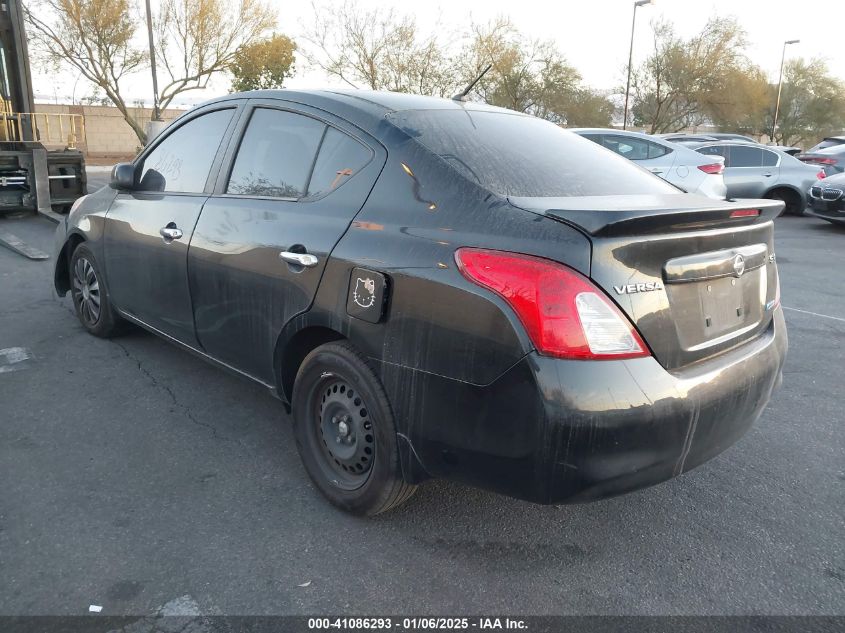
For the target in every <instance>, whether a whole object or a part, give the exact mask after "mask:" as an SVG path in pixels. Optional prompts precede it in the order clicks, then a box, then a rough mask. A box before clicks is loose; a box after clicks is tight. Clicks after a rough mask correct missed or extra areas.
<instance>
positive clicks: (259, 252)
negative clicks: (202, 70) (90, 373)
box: [54, 91, 787, 515]
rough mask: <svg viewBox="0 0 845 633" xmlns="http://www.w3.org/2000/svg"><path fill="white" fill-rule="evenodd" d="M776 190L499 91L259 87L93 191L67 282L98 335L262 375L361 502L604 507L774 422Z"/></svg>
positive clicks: (340, 484) (58, 270) (172, 131)
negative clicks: (687, 167) (738, 194)
mask: <svg viewBox="0 0 845 633" xmlns="http://www.w3.org/2000/svg"><path fill="white" fill-rule="evenodd" d="M782 206H783V204H782V203H781V202H777V201H773V200H744V201H742V202H728V201H724V200H714V199H711V198H707V197H704V196H700V195H693V194H687V193H683V192H681V191H680V190H679V189H677V188H676V187H673V186H672V185H670V184H668V183H666V182H665V181H663V180H662V179H661V178H659V177H657V176H654V175H653V174H651V173H649V172H647V171H645V170H643V169H641V168H639V167H637V166H636V165H635V164H634V163H632V162H630V161H628V160H627V159H625V158H623V157H621V156H619V155H617V154H615V153H614V152H612V151H610V150H608V149H605V148H603V147H601V146H600V145H598V144H596V143H593V142H591V141H589V140H587V139H584V138H582V137H581V136H579V135H577V134H573V133H571V132H568V131H566V130H563V129H561V128H560V127H558V126H556V125H554V124H552V123H549V122H547V121H543V120H540V119H537V118H533V117H531V116H527V115H524V114H519V113H516V112H512V111H508V110H503V109H499V108H494V107H490V106H487V105H482V104H477V103H468V102H464V101H461V100H444V99H435V98H429V97H420V96H411V95H400V94H393V93H381V92H366V91H354V92H330V91H314V92H296V91H260V92H253V93H244V94H233V95H229V96H226V97H224V98H221V99H216V100H214V101H210V102H208V103H205V104H203V105H201V106H199V107H196V108H195V109H193V110H191V111H189V112H187V113H185V114H183V115H182V116H181V117H180V118H179V119H177V120H176V121H174V122H173V123H171V124H170V125H169V126H168V127H167V129H166V130H165V131H163V132H162V133H161V134H160V135H159V136H158V137H156V138H155V139H154V141H152V142H151V143H150V144H149V145H148V146H147V147H146V148H145V149H144V150H143V151H142V152H141V153H140V154H139V156H138V157H137V158H136V159H135V160H134V161H133V162H132V163H124V164H119V165H116V166H115V167H114V169H113V171H112V177H111V183H110V185H108V186H106V187H104V188H102V189H100V190H99V191H96V192H94V193H92V194H90V195H88V196H86V197H84V198H82V199H80V200H79V201H77V203H76V204H75V205H74V207H73V209H72V210H71V212H70V213H69V215H68V216H67V217H66V218H65V219H64V221H63V223H62V224H61V225H60V226H59V228H58V232H57V240H56V255H57V257H56V267H55V274H54V284H55V288H56V290H57V292H58V293H59V294H60V295H65V294H67V293H70V295H71V298H72V302H73V306H74V309H75V311H76V314H77V316H78V319H79V323H80V324H81V327H82V328H84V329H85V330H87V331H88V332H90V333H91V334H93V335H95V336H99V337H111V336H116V335H118V334H120V333H121V332H123V331H125V329H126V328H127V327H130V326H140V327H142V328H145V329H147V330H149V331H150V332H153V333H154V334H156V335H158V336H160V337H162V338H164V339H166V340H168V341H170V342H172V343H173V344H175V345H177V346H179V347H181V348H183V349H185V350H187V351H189V352H191V353H193V354H196V355H197V356H199V357H201V358H203V359H205V360H207V361H209V362H211V363H213V364H215V365H217V366H219V367H221V368H223V369H226V370H228V371H231V372H234V373H235V374H238V375H241V376H245V377H247V378H249V379H251V380H253V381H256V382H257V383H260V384H261V385H264V386H265V387H266V388H267V389H268V391H269V392H271V393H272V394H274V395H275V396H277V397H278V398H279V399H280V400H281V401H282V405H281V406H280V409H281V408H282V406H284V407H285V408H287V409H288V411H289V412H290V413H291V416H290V417H291V419H292V427H293V428H292V434H291V435H292V441H295V443H296V446H297V448H298V450H299V454H300V456H301V458H302V462H303V465H304V469H305V471H306V472H307V474H308V475H309V476H310V478H311V479H312V480H313V482H314V484H315V486H316V488H317V489H318V490H319V491H321V492H322V493H323V494H324V495H325V496H326V497H327V498H328V499H329V500H330V501H331V502H332V503H334V504H336V505H337V506H339V507H340V508H343V509H345V510H347V511H349V512H353V513H356V514H364V515H371V514H376V513H379V512H383V511H385V510H388V509H389V508H392V507H394V506H396V505H398V504H400V503H402V502H403V501H405V500H406V499H408V498H409V497H410V496H411V494H412V493H413V492H414V490H415V487H416V486H417V485H418V484H420V483H421V482H423V481H425V480H427V479H430V478H437V477H440V478H449V479H454V480H457V481H461V482H465V483H467V484H470V485H473V486H478V487H481V488H485V489H488V490H492V491H496V492H499V493H503V494H506V495H511V496H513V497H517V498H521V499H526V500H530V501H535V502H539V503H564V502H578V501H589V500H593V499H601V498H603V497H608V496H611V495H617V494H621V493H624V492H628V491H631V490H635V489H638V488H642V487H644V486H648V485H651V484H656V483H658V482H661V481H664V480H667V479H670V478H672V477H674V476H676V475H680V474H681V473H685V472H687V471H689V470H691V469H692V468H694V467H696V466H698V465H699V464H702V463H704V462H706V461H707V460H709V459H711V458H712V457H714V456H715V455H717V454H719V453H721V452H722V451H724V450H725V449H727V448H728V447H729V446H731V445H732V444H733V443H735V442H736V441H737V440H738V439H739V438H740V437H741V436H742V435H743V434H744V433H745V432H746V431H747V430H748V429H749V427H750V426H751V425H752V423H753V422H754V421H755V420H756V419H757V418H758V417H759V416H760V415H761V412H762V411H763V409H764V408H765V406H766V403H767V402H768V400H769V398H770V396H771V394H772V391H773V389H774V388H775V387H776V385H777V384H778V383H779V381H780V380H781V375H782V368H783V363H784V357H785V354H786V350H787V334H786V327H785V325H784V318H783V312H782V309H781V307H780V294H779V284H778V272H777V266H776V263H775V261H776V260H775V249H774V242H773V218H774V217H775V216H776V215H778V213H779V212H780V211H781V208H782ZM279 415H280V418H283V417H284V414H283V413H282V411H281V410H280V411H279ZM243 424H250V420H248V419H244V420H243Z"/></svg>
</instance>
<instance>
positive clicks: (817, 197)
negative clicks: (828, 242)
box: [809, 174, 845, 226]
mask: <svg viewBox="0 0 845 633" xmlns="http://www.w3.org/2000/svg"><path fill="white" fill-rule="evenodd" d="M809 193H810V208H809V213H810V215H814V216H816V217H817V218H821V219H823V220H827V221H828V222H831V223H832V224H839V225H841V226H845V174H836V175H835V176H828V177H827V178H825V179H824V180H820V181H818V182H817V183H816V184H815V185H813V186H812V187H810V192H809Z"/></svg>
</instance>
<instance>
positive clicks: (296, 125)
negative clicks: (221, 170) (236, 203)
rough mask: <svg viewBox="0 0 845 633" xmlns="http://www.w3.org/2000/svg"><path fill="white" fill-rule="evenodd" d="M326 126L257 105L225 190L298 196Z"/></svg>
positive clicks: (302, 116)
mask: <svg viewBox="0 0 845 633" xmlns="http://www.w3.org/2000/svg"><path fill="white" fill-rule="evenodd" d="M325 129H326V125H325V124H324V123H321V122H320V121H317V120H316V119H312V118H310V117H307V116H304V115H301V114H295V113H293V112H285V111H283V110H271V109H269V108H257V109H256V110H255V111H254V112H253V114H252V117H251V118H250V120H249V125H248V126H247V129H246V133H245V134H244V137H243V140H242V141H241V145H240V147H239V148H238V154H237V157H236V158H235V164H234V165H233V166H232V173H231V175H230V176H229V185H228V187H227V189H226V193H232V194H238V195H250V196H271V197H274V198H301V197H302V196H304V195H305V188H306V187H307V185H308V176H309V174H310V173H311V167H312V166H313V165H314V157H315V156H316V155H317V148H318V147H319V146H320V141H321V139H322V138H323V132H324V130H325Z"/></svg>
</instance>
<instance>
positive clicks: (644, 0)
mask: <svg viewBox="0 0 845 633" xmlns="http://www.w3.org/2000/svg"><path fill="white" fill-rule="evenodd" d="M654 2H655V0H637V1H636V2H635V3H634V17H633V18H631V46H630V48H629V49H628V83H627V84H625V114H623V115H622V129H623V130H627V129H628V97H629V96H630V94H631V62H632V61H633V59H634V27H635V26H636V24H637V8H638V7H642V6H645V5H647V4H654Z"/></svg>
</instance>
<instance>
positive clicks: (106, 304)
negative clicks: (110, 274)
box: [69, 242, 125, 338]
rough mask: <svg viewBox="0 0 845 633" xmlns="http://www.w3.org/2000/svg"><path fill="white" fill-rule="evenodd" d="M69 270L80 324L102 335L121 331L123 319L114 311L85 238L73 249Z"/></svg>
mask: <svg viewBox="0 0 845 633" xmlns="http://www.w3.org/2000/svg"><path fill="white" fill-rule="evenodd" d="M69 272H70V295H71V299H72V300H73V307H74V309H75V310H76V316H77V317H78V318H79V322H80V323H81V324H82V327H84V328H85V329H86V330H88V331H89V332H90V333H91V334H93V335H95V336H100V337H103V338H108V337H111V336H115V335H117V334H119V333H120V332H122V331H123V326H124V325H125V321H123V320H122V319H121V318H120V317H119V316H118V315H117V313H116V312H115V311H114V309H113V307H112V305H111V301H110V299H109V293H108V290H107V288H106V284H105V280H104V279H103V275H102V273H101V269H100V267H99V265H98V264H97V259H96V257H94V253H93V252H91V249H90V248H88V246H87V245H86V244H85V242H82V243H81V244H79V246H77V247H76V250H74V251H73V255H71V258H70V266H69Z"/></svg>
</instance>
